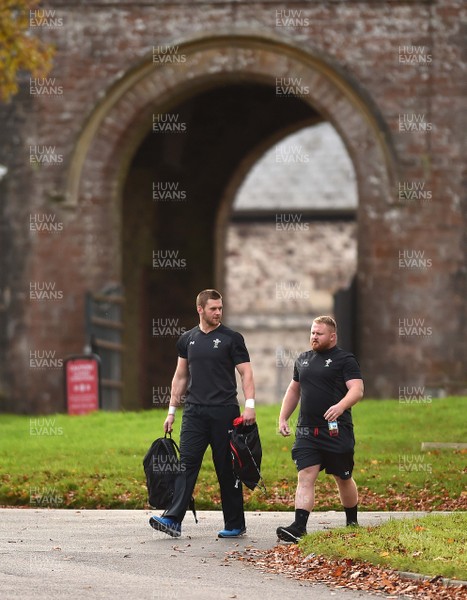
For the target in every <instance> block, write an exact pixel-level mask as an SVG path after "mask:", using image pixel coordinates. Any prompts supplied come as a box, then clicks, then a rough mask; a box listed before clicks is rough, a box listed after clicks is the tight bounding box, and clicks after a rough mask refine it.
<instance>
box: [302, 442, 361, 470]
mask: <svg viewBox="0 0 467 600" xmlns="http://www.w3.org/2000/svg"><path fill="white" fill-rule="evenodd" d="M353 456H354V453H353V451H352V452H344V453H338V452H327V451H325V450H320V449H318V448H316V446H315V445H314V444H312V443H311V442H310V440H307V439H306V438H297V439H296V440H295V444H294V446H293V448H292V458H293V461H294V463H295V465H296V467H297V471H301V470H302V469H306V468H307V467H313V466H314V465H320V469H319V470H320V471H322V470H323V469H326V473H327V474H328V475H337V476H338V477H340V478H341V479H350V478H351V477H352V471H353V467H354V460H353Z"/></svg>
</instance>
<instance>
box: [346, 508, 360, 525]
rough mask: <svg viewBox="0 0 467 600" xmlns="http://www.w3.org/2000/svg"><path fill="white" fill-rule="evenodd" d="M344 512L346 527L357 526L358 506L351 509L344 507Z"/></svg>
mask: <svg viewBox="0 0 467 600" xmlns="http://www.w3.org/2000/svg"><path fill="white" fill-rule="evenodd" d="M344 510H345V516H346V519H347V525H357V524H358V521H357V510H358V504H356V505H355V506H352V508H345V506H344Z"/></svg>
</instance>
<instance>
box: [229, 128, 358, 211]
mask: <svg viewBox="0 0 467 600" xmlns="http://www.w3.org/2000/svg"><path fill="white" fill-rule="evenodd" d="M357 203H358V198H357V187H356V182H355V171H354V168H353V164H352V161H351V160H350V157H349V155H348V153H347V150H346V148H345V146H344V144H343V142H342V140H341V138H340V136H339V134H338V133H337V132H336V130H335V129H334V128H333V127H332V125H330V124H329V123H320V124H319V125H314V126H313V127H307V128H305V129H301V130H300V131H299V132H297V133H294V134H292V135H290V136H288V137H287V138H285V139H283V140H281V141H280V142H279V143H277V144H275V145H274V146H273V147H272V148H270V149H269V150H268V151H267V152H266V153H265V154H264V155H263V157H262V158H261V159H260V160H259V161H258V162H257V163H256V164H255V166H254V167H253V168H252V169H251V171H250V172H249V174H248V175H247V177H246V178H245V181H244V182H243V184H242V186H241V187H240V189H239V192H238V194H237V197H236V199H235V203H234V210H242V211H244V210H258V209H271V208H288V209H291V208H292V209H330V208H331V209H342V208H346V209H349V208H351V209H352V208H353V209H355V208H356V207H357Z"/></svg>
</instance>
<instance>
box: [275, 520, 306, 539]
mask: <svg viewBox="0 0 467 600" xmlns="http://www.w3.org/2000/svg"><path fill="white" fill-rule="evenodd" d="M276 533H277V537H278V538H279V539H280V540H282V541H283V542H289V543H292V544H296V543H298V541H299V540H300V538H302V537H303V536H304V535H306V530H305V529H300V527H298V526H297V525H295V523H292V525H289V526H288V527H278V528H277V530H276Z"/></svg>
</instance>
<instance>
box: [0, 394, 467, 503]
mask: <svg viewBox="0 0 467 600" xmlns="http://www.w3.org/2000/svg"><path fill="white" fill-rule="evenodd" d="M466 407H467V398H461V397H451V398H445V399H434V400H433V401H432V402H427V403H416V404H403V403H401V402H399V401H397V400H384V401H376V400H364V401H362V402H360V403H359V404H358V405H357V406H356V407H354V409H353V414H354V423H355V435H356V439H357V446H356V454H355V463H356V464H355V471H354V478H355V480H356V482H357V485H358V487H359V490H360V506H361V508H362V509H363V510H398V509H400V510H453V509H461V510H466V509H467V494H466V492H465V487H466V486H465V473H466V468H465V462H466V461H465V458H466V454H465V451H460V450H457V451H456V450H436V451H430V452H422V451H421V449H420V447H421V442H424V441H426V442H465V441H466V437H467V436H466V425H465V423H466V421H465V419H464V418H463V415H465V414H466ZM278 414H279V406H260V407H258V410H257V417H258V423H259V427H260V434H261V439H262V445H263V464H262V472H263V477H264V479H265V483H266V487H267V491H268V493H267V495H264V494H263V493H262V492H261V491H259V490H255V491H254V492H250V491H249V490H247V491H246V492H245V498H246V508H247V509H248V510H255V509H258V510H267V509H271V510H290V509H292V508H293V496H294V492H295V484H296V470H295V465H294V464H293V462H292V460H291V456H290V450H291V447H292V444H293V439H294V437H293V436H290V437H289V438H283V437H282V436H280V435H279V434H278V433H277V418H278ZM165 415H166V411H165V410H152V411H143V412H119V413H109V412H106V413H104V412H100V413H93V414H90V415H86V416H81V417H76V416H68V415H61V414H59V415H49V416H46V417H27V416H17V415H1V416H0V422H1V438H0V465H1V466H0V505H2V506H37V507H70V508H129V509H130V508H144V507H145V506H146V499H147V494H146V488H145V478H144V473H143V468H142V459H143V456H144V454H145V452H146V450H147V448H148V447H149V446H150V444H151V442H152V441H153V440H154V439H155V438H156V437H159V436H160V435H162V423H163V421H164V419H165ZM295 417H296V415H293V416H292V419H291V425H294V424H295V423H294V418H295ZM180 420H181V416H180V415H177V420H176V426H175V434H174V437H175V439H176V440H178V438H179V427H180ZM208 453H209V450H208ZM195 496H196V502H197V507H198V508H199V509H216V508H219V492H218V487H217V480H216V476H215V472H214V467H213V465H212V461H211V460H210V457H208V456H207V457H206V459H205V461H204V464H203V467H202V470H201V473H200V477H199V480H198V485H197V487H196V490H195ZM315 509H316V510H332V509H338V510H339V509H341V506H340V502H339V499H338V496H337V492H336V489H335V484H334V480H333V478H332V477H328V476H325V475H324V473H322V474H321V475H320V478H319V480H318V483H317V490H316V507H315Z"/></svg>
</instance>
